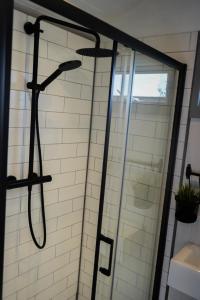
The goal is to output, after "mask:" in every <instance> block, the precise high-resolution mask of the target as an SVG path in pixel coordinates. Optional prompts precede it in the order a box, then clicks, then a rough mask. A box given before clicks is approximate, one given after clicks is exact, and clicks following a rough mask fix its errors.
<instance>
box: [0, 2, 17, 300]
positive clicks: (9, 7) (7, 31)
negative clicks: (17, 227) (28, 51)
mask: <svg viewBox="0 0 200 300" xmlns="http://www.w3.org/2000/svg"><path fill="white" fill-rule="evenodd" d="M13 5H14V4H13V0H6V1H0V37H1V43H0V182H4V181H5V179H6V176H7V160H8V130H9V129H8V128H9V97H10V73H11V53H12V23H13ZM5 214H6V185H4V184H1V185H0V299H2V291H3V270H4V268H3V265H4V236H5Z"/></svg>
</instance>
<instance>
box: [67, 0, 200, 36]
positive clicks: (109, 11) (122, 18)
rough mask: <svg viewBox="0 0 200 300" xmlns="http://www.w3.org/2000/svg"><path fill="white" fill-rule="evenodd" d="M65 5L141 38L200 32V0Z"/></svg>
mask: <svg viewBox="0 0 200 300" xmlns="http://www.w3.org/2000/svg"><path fill="white" fill-rule="evenodd" d="M65 1H66V2H69V3H71V4H73V5H75V6H77V7H79V8H81V9H83V10H84V11H87V12H88V13H91V14H93V15H94V16H96V17H99V18H100V19H102V20H104V21H106V22H109V23H110V24H112V25H114V26H115V27H118V28H120V29H121V30H123V31H125V32H127V33H129V34H131V35H134V36H138V37H139V36H150V35H159V34H165V33H177V32H187V31H193V30H195V31H196V30H200V0H65Z"/></svg>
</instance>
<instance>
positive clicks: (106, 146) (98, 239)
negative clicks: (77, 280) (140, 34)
mask: <svg viewBox="0 0 200 300" xmlns="http://www.w3.org/2000/svg"><path fill="white" fill-rule="evenodd" d="M116 58H117V42H116V41H114V43H113V55H112V62H111V72H110V87H109V96H108V108H107V118H106V131H105V141H104V154H103V166H102V177H101V190H100V199H99V214H98V223H97V235H96V249H95V258H94V269H93V282H92V297H91V299H92V300H94V299H95V295H96V283H97V274H98V263H99V252H100V243H101V240H102V234H101V228H102V219H103V208H104V195H105V187H106V173H107V164H108V151H109V140H110V126H111V117H112V91H113V83H114V73H115V65H116Z"/></svg>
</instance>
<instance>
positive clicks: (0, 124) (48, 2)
mask: <svg viewBox="0 0 200 300" xmlns="http://www.w3.org/2000/svg"><path fill="white" fill-rule="evenodd" d="M27 1H29V2H33V3H35V4H38V5H40V6H42V7H44V8H46V9H48V10H50V11H52V12H54V13H57V14H59V15H61V16H63V17H66V18H67V19H71V20H72V21H74V22H77V23H78V24H80V25H82V26H85V27H87V28H90V29H91V30H93V31H96V32H97V33H99V34H102V35H104V36H106V37H108V38H110V39H112V40H113V41H116V42H119V43H121V44H123V45H125V46H127V47H129V48H131V49H132V50H134V51H138V52H140V53H142V54H144V55H147V56H149V57H151V58H153V59H156V60H158V61H160V62H162V63H164V64H166V65H168V66H170V67H172V68H174V69H176V70H178V71H179V76H178V86H177V95H176V104H175V112H174V121H173V129H172V139H171V147H170V154H169V164H168V171H167V181H166V188H165V197H164V204H163V213H162V222H161V229H160V237H159V245H158V253H157V262H156V270H155V278H154V287H153V295H152V299H153V300H157V299H158V297H159V290H160V284H161V275H162V266H163V259H164V251H165V242H166V234H167V225H168V217H169V209H170V198H171V191H172V184H173V174H174V168H175V160H176V152H177V143H178V134H179V127H180V118H181V108H182V101H183V93H184V83H185V77H186V65H185V64H182V63H180V62H179V61H177V60H175V59H172V58H171V57H169V56H167V55H165V54H164V53H161V52H160V51H158V50H156V49H154V48H152V47H150V46H148V45H146V44H144V43H143V42H141V41H139V40H137V39H135V38H133V37H132V36H130V35H128V34H126V33H124V32H122V31H120V30H118V29H116V28H115V27H113V26H111V25H109V24H107V23H106V22H104V21H101V20H100V19H98V18H96V17H94V16H92V15H90V14H88V13H86V12H84V11H82V10H80V9H78V8H76V7H74V6H72V5H70V4H68V3H66V2H64V1H62V0H27ZM13 10H14V1H13V0H6V1H0V36H1V45H0V298H1V299H2V287H3V270H4V237H5V218H6V190H7V189H8V186H7V182H6V179H7V160H8V131H9V95H10V75H11V53H12V22H13ZM110 97H111V96H110ZM109 101H111V99H109ZM110 118H111V113H109V114H108V115H107V122H110ZM108 143H109V136H106V140H105V152H104V155H107V153H106V151H108ZM106 149H107V150H106ZM105 176H106V168H103V170H102V178H105ZM101 188H103V186H101ZM103 202H104V199H103V198H100V203H102V205H101V210H100V211H99V217H100V218H102V215H103ZM99 230H100V228H99ZM95 255H99V253H96V254H95Z"/></svg>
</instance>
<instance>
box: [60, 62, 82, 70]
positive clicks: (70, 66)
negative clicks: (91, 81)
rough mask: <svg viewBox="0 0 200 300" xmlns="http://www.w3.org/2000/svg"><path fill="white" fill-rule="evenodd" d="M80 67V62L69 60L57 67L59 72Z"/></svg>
mask: <svg viewBox="0 0 200 300" xmlns="http://www.w3.org/2000/svg"><path fill="white" fill-rule="evenodd" d="M80 66H81V61H80V60H70V61H66V62H64V63H62V64H60V65H59V67H58V69H59V70H60V71H61V72H64V71H70V70H74V69H77V68H79V67H80Z"/></svg>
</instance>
